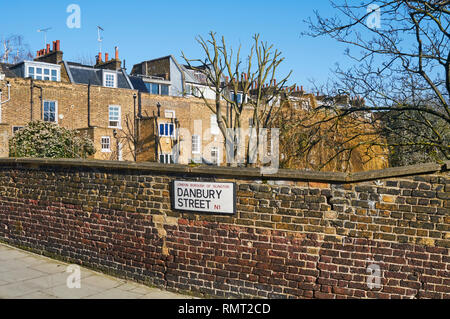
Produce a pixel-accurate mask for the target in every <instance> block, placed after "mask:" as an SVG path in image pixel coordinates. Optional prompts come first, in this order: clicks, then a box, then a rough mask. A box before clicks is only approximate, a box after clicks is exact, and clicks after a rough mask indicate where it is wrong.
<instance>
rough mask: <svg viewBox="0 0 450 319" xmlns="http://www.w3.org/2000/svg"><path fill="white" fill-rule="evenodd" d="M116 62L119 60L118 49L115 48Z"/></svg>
mask: <svg viewBox="0 0 450 319" xmlns="http://www.w3.org/2000/svg"><path fill="white" fill-rule="evenodd" d="M115 49H116V60H119V47H116V48H115Z"/></svg>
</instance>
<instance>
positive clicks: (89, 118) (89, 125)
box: [87, 80, 91, 128]
mask: <svg viewBox="0 0 450 319" xmlns="http://www.w3.org/2000/svg"><path fill="white" fill-rule="evenodd" d="M87 107H88V110H87V111H88V128H91V80H89V84H88V103H87Z"/></svg>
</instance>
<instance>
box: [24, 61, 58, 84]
mask: <svg viewBox="0 0 450 319" xmlns="http://www.w3.org/2000/svg"><path fill="white" fill-rule="evenodd" d="M30 68H34V72H33V74H32V75H31V74H30ZM36 68H41V69H42V73H41V74H40V76H41V79H39V80H38V79H37V73H36ZM45 70H49V79H48V80H45V78H44V77H45ZM52 71H56V81H53V80H52ZM24 77H25V78H28V77H32V78H33V79H35V80H38V81H52V82H61V66H60V65H55V64H50V63H44V62H35V61H25V62H24Z"/></svg>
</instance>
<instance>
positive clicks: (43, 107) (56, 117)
mask: <svg viewBox="0 0 450 319" xmlns="http://www.w3.org/2000/svg"><path fill="white" fill-rule="evenodd" d="M46 102H47V103H49V102H54V103H55V121H54V122H52V121H45V120H44V118H45V103H46ZM42 121H44V122H49V123H56V124H58V101H53V100H44V101H43V102H42Z"/></svg>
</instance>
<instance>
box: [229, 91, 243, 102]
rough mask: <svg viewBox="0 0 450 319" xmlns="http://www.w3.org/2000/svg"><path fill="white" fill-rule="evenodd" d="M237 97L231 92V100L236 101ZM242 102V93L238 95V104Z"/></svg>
mask: <svg viewBox="0 0 450 319" xmlns="http://www.w3.org/2000/svg"><path fill="white" fill-rule="evenodd" d="M235 97H236V95H235V94H234V92H231V100H232V101H235ZM241 102H242V93H238V94H237V103H241Z"/></svg>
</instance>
